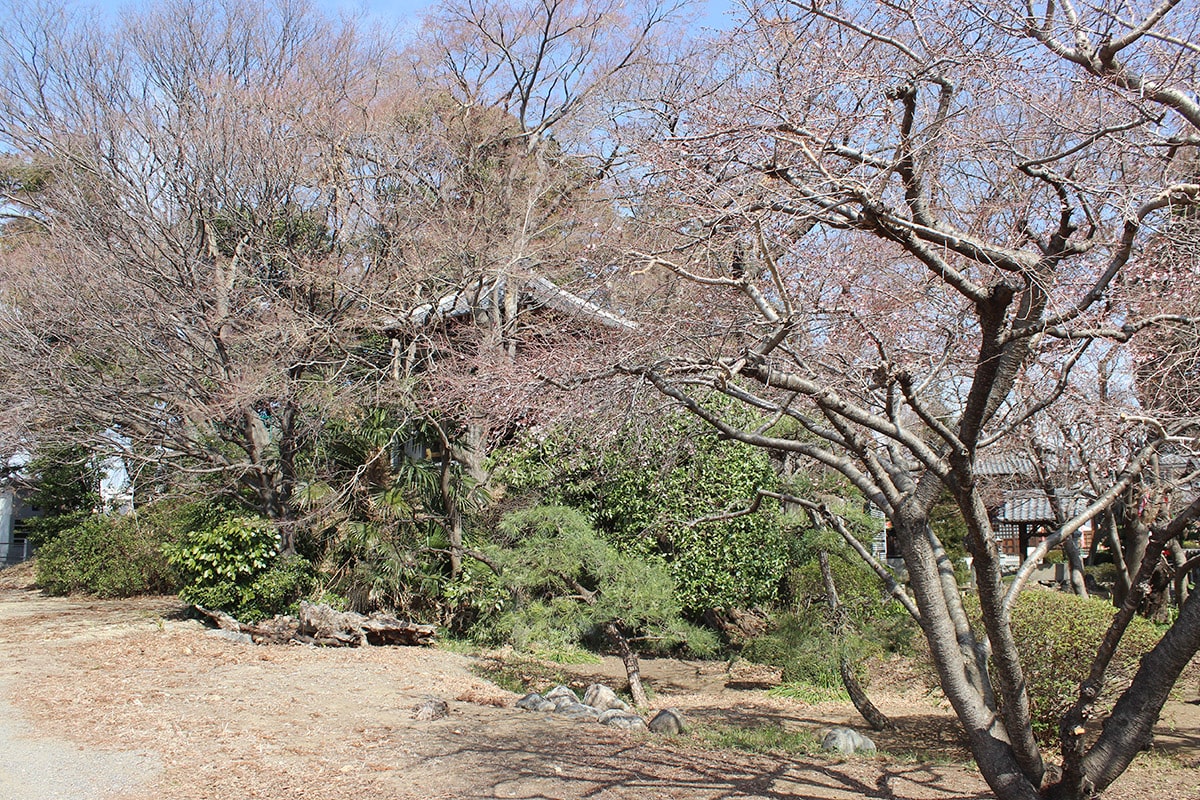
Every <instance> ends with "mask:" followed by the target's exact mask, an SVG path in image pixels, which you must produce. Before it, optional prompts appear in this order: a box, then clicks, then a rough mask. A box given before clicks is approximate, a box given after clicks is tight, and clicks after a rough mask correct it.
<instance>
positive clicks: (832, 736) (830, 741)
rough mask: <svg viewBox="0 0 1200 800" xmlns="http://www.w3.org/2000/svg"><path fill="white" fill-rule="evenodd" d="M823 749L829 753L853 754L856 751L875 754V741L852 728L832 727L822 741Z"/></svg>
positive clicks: (869, 754)
mask: <svg viewBox="0 0 1200 800" xmlns="http://www.w3.org/2000/svg"><path fill="white" fill-rule="evenodd" d="M821 749H822V750H824V751H825V752H827V753H841V754H842V755H844V756H852V755H854V754H855V753H861V754H862V755H868V756H872V755H875V743H874V742H872V741H871V740H870V739H869V738H868V737H866V736H863V735H862V734H861V733H859V732H858V731H856V730H852V729H850V728H831V729H830V731H829V733H827V734H825V739H824V740H823V741H822V742H821Z"/></svg>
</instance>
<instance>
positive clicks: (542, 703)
mask: <svg viewBox="0 0 1200 800" xmlns="http://www.w3.org/2000/svg"><path fill="white" fill-rule="evenodd" d="M517 708H523V709H525V710H526V711H554V710H555V709H556V708H558V706H556V705H554V703H553V702H551V701H550V700H547V699H546V698H544V697H542V696H541V695H540V694H538V693H537V692H530V693H529V694H527V695H525V696H524V697H522V698H521V699H520V700H518V701H517Z"/></svg>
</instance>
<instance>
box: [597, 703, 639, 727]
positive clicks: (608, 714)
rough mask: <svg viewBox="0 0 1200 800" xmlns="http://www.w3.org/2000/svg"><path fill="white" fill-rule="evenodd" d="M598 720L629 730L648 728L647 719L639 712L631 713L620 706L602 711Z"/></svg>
mask: <svg viewBox="0 0 1200 800" xmlns="http://www.w3.org/2000/svg"><path fill="white" fill-rule="evenodd" d="M596 721H597V722H599V723H600V724H601V725H608V726H610V727H613V728H622V729H624V730H627V731H644V730H646V720H644V719H642V718H641V717H639V716H638V715H637V714H630V713H629V712H628V711H623V710H621V709H619V708H610V709H609V710H608V711H605V712H604V713H602V714H601V715H600V718H599V719H597V720H596Z"/></svg>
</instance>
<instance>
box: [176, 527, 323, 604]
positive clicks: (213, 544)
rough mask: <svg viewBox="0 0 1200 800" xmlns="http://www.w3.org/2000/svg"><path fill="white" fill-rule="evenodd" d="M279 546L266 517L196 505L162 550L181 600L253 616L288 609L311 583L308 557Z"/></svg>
mask: <svg viewBox="0 0 1200 800" xmlns="http://www.w3.org/2000/svg"><path fill="white" fill-rule="evenodd" d="M278 546H279V534H278V532H277V530H276V528H275V526H274V525H273V524H272V523H271V522H270V521H269V520H266V519H262V518H260V517H247V516H235V515H232V514H227V513H222V511H221V510H220V509H198V510H197V512H196V513H195V514H194V516H193V517H192V519H191V520H190V524H189V525H188V527H187V528H186V529H185V530H183V531H182V532H181V535H180V537H179V540H178V541H177V542H176V543H174V544H169V545H167V546H166V547H165V552H166V554H167V559H168V561H169V563H170V565H171V567H172V568H173V569H174V570H175V571H176V572H177V573H178V575H179V578H180V582H181V584H182V586H183V588H182V590H181V591H180V593H179V596H180V598H181V599H183V600H184V601H186V602H188V603H194V604H196V605H199V606H204V607H205V608H212V609H218V610H221V611H226V612H228V613H230V614H232V615H233V616H234V617H236V618H238V619H239V620H242V621H253V620H258V619H262V618H264V617H269V616H272V615H274V614H278V613H283V612H285V611H288V610H289V609H290V607H291V606H292V604H294V603H295V602H296V601H297V600H298V599H299V598H300V597H301V596H302V595H304V594H305V593H306V592H307V591H308V589H309V588H310V586H311V584H312V570H311V565H310V564H309V562H308V561H307V560H306V559H304V558H302V557H300V556H280V555H279V552H278Z"/></svg>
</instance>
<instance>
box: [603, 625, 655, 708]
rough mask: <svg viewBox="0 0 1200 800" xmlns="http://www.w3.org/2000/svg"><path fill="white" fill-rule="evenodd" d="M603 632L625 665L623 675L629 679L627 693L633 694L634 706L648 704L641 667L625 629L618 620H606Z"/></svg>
mask: <svg viewBox="0 0 1200 800" xmlns="http://www.w3.org/2000/svg"><path fill="white" fill-rule="evenodd" d="M604 632H605V633H606V634H607V635H608V638H609V640H610V641H611V642H612V643H613V646H614V647H616V648H617V653H618V654H619V655H620V656H621V662H622V663H623V664H624V665H625V675H626V677H627V678H628V679H629V694H630V695H632V696H633V704H634V705H635V706H641V707H645V706H648V705H649V704H650V701H649V699H648V698H647V697H646V689H645V687H643V686H642V668H641V664H639V663H638V655H637V653H636V652H635V651H634V649H633V648H632V647H631V646H630V645H629V638H628V637H627V636H626V635H625V631H624V630H622V628H621V623H619V622H607V623H605V624H604Z"/></svg>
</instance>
